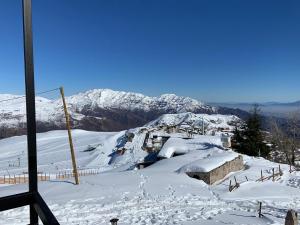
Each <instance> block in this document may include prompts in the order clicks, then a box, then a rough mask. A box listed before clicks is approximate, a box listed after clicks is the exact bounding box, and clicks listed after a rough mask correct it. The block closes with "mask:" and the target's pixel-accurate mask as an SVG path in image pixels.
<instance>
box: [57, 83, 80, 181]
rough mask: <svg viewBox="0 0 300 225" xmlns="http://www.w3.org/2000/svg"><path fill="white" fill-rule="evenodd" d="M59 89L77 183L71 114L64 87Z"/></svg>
mask: <svg viewBox="0 0 300 225" xmlns="http://www.w3.org/2000/svg"><path fill="white" fill-rule="evenodd" d="M59 90H60V94H61V98H62V101H63V106H64V111H65V117H66V126H67V130H68V136H69V144H70V150H71V158H72V165H73V173H74V176H75V183H76V184H79V178H78V172H77V165H76V158H75V152H74V145H73V140H72V133H71V126H70V116H69V113H68V109H67V104H66V100H65V93H64V88H63V87H60V88H59Z"/></svg>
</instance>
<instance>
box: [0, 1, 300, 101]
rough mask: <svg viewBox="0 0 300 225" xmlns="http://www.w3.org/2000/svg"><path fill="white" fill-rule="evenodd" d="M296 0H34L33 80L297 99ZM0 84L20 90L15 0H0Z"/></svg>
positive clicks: (47, 84)
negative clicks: (34, 74) (34, 77)
mask: <svg viewBox="0 0 300 225" xmlns="http://www.w3.org/2000/svg"><path fill="white" fill-rule="evenodd" d="M299 11H300V1H297V0H295V1H277V0H257V1H256V0H245V1H240V0H236V1H233V0H226V1H223V0H219V1H215V0H151V1H150V0H126V1H124V0H118V1H116V0H88V1H84V0H33V23H34V24H33V26H34V27H33V28H34V53H35V56H34V57H35V59H34V60H35V72H36V89H37V90H38V91H39V90H41V91H43V90H48V89H52V88H55V87H58V86H60V85H63V86H64V87H65V89H66V93H67V94H68V95H70V94H74V93H76V92H79V91H84V90H87V89H91V88H111V89H115V90H124V91H134V92H141V93H144V94H146V95H150V96H154V95H160V94H162V93H176V94H178V95H183V96H191V97H194V98H196V99H199V100H204V101H215V102H226V101H230V102H244V101H248V102H253V101H256V102H263V101H283V102H289V101H295V100H300V91H299V86H300V25H299V24H300V13H299ZM0 30H1V33H0V75H1V80H0V81H1V85H0V93H14V94H23V93H24V78H23V73H24V72H23V71H24V70H23V49H22V18H21V0H0Z"/></svg>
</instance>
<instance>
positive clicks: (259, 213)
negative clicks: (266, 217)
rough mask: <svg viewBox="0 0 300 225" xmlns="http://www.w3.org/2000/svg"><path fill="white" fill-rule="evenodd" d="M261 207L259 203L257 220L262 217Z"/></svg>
mask: <svg viewBox="0 0 300 225" xmlns="http://www.w3.org/2000/svg"><path fill="white" fill-rule="evenodd" d="M261 205H262V203H261V202H259V209H258V217H259V218H261V217H262V216H263V215H262V213H261Z"/></svg>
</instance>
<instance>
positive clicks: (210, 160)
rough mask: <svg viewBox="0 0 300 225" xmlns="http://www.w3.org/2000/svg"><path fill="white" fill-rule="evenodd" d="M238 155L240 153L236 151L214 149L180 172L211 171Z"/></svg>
mask: <svg viewBox="0 0 300 225" xmlns="http://www.w3.org/2000/svg"><path fill="white" fill-rule="evenodd" d="M236 157H238V154H237V153H235V152H224V151H221V150H218V151H214V152H213V153H212V154H209V155H207V157H206V158H203V159H199V160H195V161H193V162H191V163H189V164H187V165H184V166H183V167H181V168H180V169H179V170H178V172H180V173H186V172H209V171H211V170H213V169H215V168H217V167H219V166H221V165H223V164H224V163H226V162H228V161H231V160H233V159H235V158H236Z"/></svg>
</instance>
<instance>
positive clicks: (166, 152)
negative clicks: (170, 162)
mask: <svg viewBox="0 0 300 225" xmlns="http://www.w3.org/2000/svg"><path fill="white" fill-rule="evenodd" d="M187 152H188V146H187V145H186V141H185V140H184V139H182V138H169V139H168V140H167V142H166V143H165V144H164V146H163V147H162V149H161V150H160V152H159V153H158V157H161V158H171V157H172V156H173V155H174V154H175V153H176V154H184V153H187Z"/></svg>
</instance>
